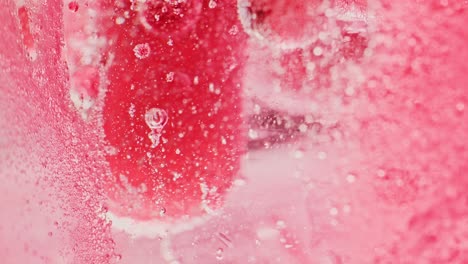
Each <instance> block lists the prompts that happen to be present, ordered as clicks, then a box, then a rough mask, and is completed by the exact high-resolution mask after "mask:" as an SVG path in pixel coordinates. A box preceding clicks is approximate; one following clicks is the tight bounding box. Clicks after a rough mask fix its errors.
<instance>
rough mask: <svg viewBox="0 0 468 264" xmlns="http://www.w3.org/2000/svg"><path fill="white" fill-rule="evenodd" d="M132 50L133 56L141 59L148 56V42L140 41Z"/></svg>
mask: <svg viewBox="0 0 468 264" xmlns="http://www.w3.org/2000/svg"><path fill="white" fill-rule="evenodd" d="M133 52H134V53H135V57H137V58H138V59H140V60H141V59H145V58H148V57H149V55H150V53H151V49H150V46H149V44H148V43H142V44H137V45H135V47H134V48H133Z"/></svg>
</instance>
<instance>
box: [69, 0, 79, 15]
mask: <svg viewBox="0 0 468 264" xmlns="http://www.w3.org/2000/svg"><path fill="white" fill-rule="evenodd" d="M79 8H80V5H78V3H77V2H75V1H71V2H70V3H68V9H69V10H70V11H72V12H76V11H78V9H79Z"/></svg>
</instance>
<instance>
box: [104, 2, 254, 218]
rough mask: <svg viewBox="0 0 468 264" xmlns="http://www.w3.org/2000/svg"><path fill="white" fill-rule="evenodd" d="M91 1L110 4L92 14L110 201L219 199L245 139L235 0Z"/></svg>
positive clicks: (193, 211) (126, 211)
mask: <svg viewBox="0 0 468 264" xmlns="http://www.w3.org/2000/svg"><path fill="white" fill-rule="evenodd" d="M100 8H101V10H100V11H99V12H101V13H103V14H106V12H108V11H111V10H112V11H113V14H112V15H111V16H104V18H98V19H97V20H96V21H97V32H98V34H100V35H102V36H104V38H105V39H106V41H107V42H108V44H107V45H105V46H104V47H103V51H104V52H105V54H106V55H107V56H106V57H107V58H106V59H107V60H109V61H108V62H107V63H108V66H106V67H107V68H106V69H105V73H104V75H105V78H106V85H105V87H106V94H105V98H104V106H103V113H102V115H103V122H104V123H103V126H104V133H105V140H106V142H108V149H110V151H108V154H107V157H106V158H107V160H108V162H109V165H110V169H111V171H112V175H113V179H111V180H110V181H109V183H108V188H107V189H106V192H107V195H108V196H109V197H110V200H111V201H110V210H111V211H112V212H113V213H114V214H117V215H121V216H129V217H132V218H136V219H151V218H164V219H171V218H178V217H181V216H200V215H203V214H205V213H206V212H205V211H207V210H213V209H216V208H218V207H219V205H220V204H221V202H222V199H223V195H224V193H225V192H226V190H227V189H228V188H229V187H230V186H231V184H232V181H233V179H234V177H235V176H236V174H237V172H238V170H239V159H240V154H241V152H242V151H243V149H244V145H245V143H244V142H245V140H244V139H243V133H242V130H243V129H242V120H241V109H242V107H241V105H242V101H241V90H240V71H241V69H242V64H243V57H242V47H243V43H244V40H245V35H244V34H241V33H239V32H238V31H236V32H234V33H233V31H232V29H233V28H237V27H239V23H238V21H237V19H236V4H235V1H224V2H222V3H219V4H217V6H216V8H212V7H210V5H209V3H208V2H207V1H199V0H190V1H147V2H145V1H141V2H140V1H135V2H133V4H132V3H130V2H125V3H123V2H122V3H120V4H118V3H114V2H113V1H112V2H107V3H101V5H100ZM110 60H111V61H110ZM156 110H157V111H158V113H156V112H154V111H156ZM151 111H153V112H151ZM161 114H162V115H164V116H163V118H164V119H165V120H164V123H163V124H162V123H159V124H158V123H155V124H154V125H153V126H152V125H151V124H150V121H149V120H148V118H150V119H151V118H153V119H154V118H156V119H158V118H161ZM154 115H156V116H154ZM145 116H146V118H145ZM159 121H161V120H159ZM153 122H158V121H157V120H153Z"/></svg>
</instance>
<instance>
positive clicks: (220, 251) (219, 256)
mask: <svg viewBox="0 0 468 264" xmlns="http://www.w3.org/2000/svg"><path fill="white" fill-rule="evenodd" d="M223 255H224V250H223V249H222V248H218V249H217V250H216V259H217V260H222V259H223V257H224V256H223Z"/></svg>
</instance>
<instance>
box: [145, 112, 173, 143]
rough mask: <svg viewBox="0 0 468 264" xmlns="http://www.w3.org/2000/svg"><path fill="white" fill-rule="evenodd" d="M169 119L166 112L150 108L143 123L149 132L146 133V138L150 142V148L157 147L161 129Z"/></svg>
mask: <svg viewBox="0 0 468 264" xmlns="http://www.w3.org/2000/svg"><path fill="white" fill-rule="evenodd" d="M168 119H169V117H168V115H167V112H166V111H165V110H163V109H160V108H151V109H149V110H148V111H147V112H146V114H145V122H146V124H147V125H148V127H149V128H150V129H151V131H150V132H149V133H148V138H149V139H150V141H151V148H155V147H157V146H158V145H159V143H160V139H161V134H162V129H163V128H164V126H165V125H166V123H167V120H168Z"/></svg>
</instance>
